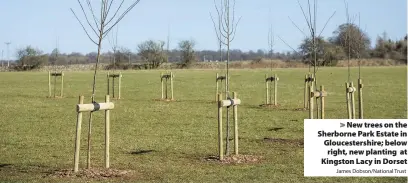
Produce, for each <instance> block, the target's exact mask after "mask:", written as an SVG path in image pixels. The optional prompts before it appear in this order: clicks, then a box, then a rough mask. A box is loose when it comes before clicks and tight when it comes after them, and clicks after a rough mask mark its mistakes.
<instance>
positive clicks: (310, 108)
mask: <svg viewBox="0 0 408 183" xmlns="http://www.w3.org/2000/svg"><path fill="white" fill-rule="evenodd" d="M308 88H309V118H310V119H313V98H314V96H313V95H312V93H311V92H312V91H313V85H311V86H310V85H309V86H308Z"/></svg>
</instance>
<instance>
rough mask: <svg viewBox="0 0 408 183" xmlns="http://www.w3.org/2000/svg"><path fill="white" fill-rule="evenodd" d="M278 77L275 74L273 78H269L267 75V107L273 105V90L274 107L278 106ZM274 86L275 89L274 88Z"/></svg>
mask: <svg viewBox="0 0 408 183" xmlns="http://www.w3.org/2000/svg"><path fill="white" fill-rule="evenodd" d="M278 81H279V78H278V75H276V74H274V76H273V77H268V74H265V86H266V105H272V95H270V93H272V88H273V105H275V106H276V105H278ZM272 86H273V87H272Z"/></svg>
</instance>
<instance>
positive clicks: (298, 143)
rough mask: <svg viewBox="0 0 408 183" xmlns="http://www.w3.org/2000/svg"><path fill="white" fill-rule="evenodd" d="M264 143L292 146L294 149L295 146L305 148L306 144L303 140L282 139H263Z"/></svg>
mask: <svg viewBox="0 0 408 183" xmlns="http://www.w3.org/2000/svg"><path fill="white" fill-rule="evenodd" d="M263 142H266V143H274V144H280V145H284V146H292V147H293V146H297V147H303V144H304V140H303V139H282V138H271V137H265V138H264V139H263Z"/></svg>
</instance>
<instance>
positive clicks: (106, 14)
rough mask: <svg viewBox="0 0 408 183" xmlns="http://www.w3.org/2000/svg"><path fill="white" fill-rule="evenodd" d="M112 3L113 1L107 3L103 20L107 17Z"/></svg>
mask: <svg viewBox="0 0 408 183" xmlns="http://www.w3.org/2000/svg"><path fill="white" fill-rule="evenodd" d="M112 3H113V0H111V2H110V3H109V6H108V9H107V11H106V12H105V15H104V17H105V19H106V16H108V14H109V12H110V9H111V7H112Z"/></svg>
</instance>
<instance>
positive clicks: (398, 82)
mask: <svg viewBox="0 0 408 183" xmlns="http://www.w3.org/2000/svg"><path fill="white" fill-rule="evenodd" d="M275 71H276V73H277V74H278V75H279V77H280V81H279V99H278V102H279V104H280V105H281V106H280V107H279V108H276V109H273V108H269V109H268V108H261V107H259V105H260V104H263V103H264V95H265V94H264V82H263V79H264V75H265V73H267V72H269V71H268V70H231V71H230V72H231V83H230V84H231V85H230V90H231V91H235V92H237V94H238V97H239V98H240V99H241V100H242V105H241V106H240V107H239V109H238V110H239V111H238V116H239V123H240V126H239V128H240V152H241V153H242V154H248V155H257V156H262V157H263V158H262V160H261V161H260V162H258V163H252V164H237V165H227V164H220V163H217V162H214V161H208V160H207V158H208V157H209V156H215V155H217V113H216V112H217V108H216V105H215V103H214V100H215V99H214V98H215V96H214V95H215V83H214V81H215V73H216V72H217V71H211V70H173V72H174V73H175V75H176V77H175V81H174V91H175V95H174V96H175V99H176V100H177V101H175V102H163V101H156V99H159V98H160V95H161V94H160V79H159V76H160V71H126V72H122V73H123V75H124V76H123V78H122V85H123V87H122V98H123V99H122V100H119V101H114V102H115V109H114V110H113V111H112V112H111V168H114V169H120V170H132V172H133V173H131V176H127V177H119V178H111V179H106V180H105V181H110V182H112V181H130V182H277V183H286V182H344V183H353V182H361V183H363V182H364V183H367V182H379V183H380V182H381V183H387V182H390V183H391V182H392V183H397V182H404V183H405V182H406V181H407V179H406V178H305V177H304V176H303V146H299V145H297V144H296V143H271V142H268V141H265V140H264V138H282V139H291V140H293V141H300V142H301V141H303V119H305V118H307V117H308V113H307V111H298V110H296V109H298V108H301V107H303V85H304V84H303V80H304V75H305V74H306V72H307V69H276V70H275ZM351 71H352V75H351V78H353V79H354V82H357V78H358V75H357V73H358V72H357V69H356V68H352V70H351ZM406 71H407V69H406V67H382V68H381V67H370V68H362V78H363V82H364V86H365V88H364V107H365V111H364V112H365V118H367V119H368V118H376V119H384V118H387V119H393V118H406V117H407V114H406V113H407V98H406V96H407V91H406V89H407V86H406V83H407V80H406V79H407V74H406ZM219 72H220V71H219ZM317 77H318V85H320V84H323V85H324V86H325V89H326V90H327V91H328V95H329V96H328V97H327V98H326V118H328V119H330V118H332V119H341V118H346V117H347V112H346V106H345V94H344V91H345V89H344V84H345V82H346V81H347V68H322V69H320V70H319V71H318V76H317ZM47 82H48V81H47V73H46V72H41V73H40V72H27V73H12V72H11V73H0V86H1V88H2V89H0V96H1V98H2V99H1V100H0V104H1V105H0V106H1V107H2V108H1V110H0V126H1V130H0V137H1V138H0V181H4V182H35V181H36V182H68V181H70V182H83V181H85V178H70V177H55V176H48V174H49V173H52V172H54V171H58V170H63V169H72V168H73V158H74V156H73V155H74V139H75V123H76V112H75V105H76V104H77V102H78V96H79V95H81V94H82V95H85V103H89V102H90V94H91V89H92V88H91V84H92V72H66V73H65V77H64V83H65V88H64V93H65V97H64V98H61V99H49V98H46V96H47V95H48V88H47V87H48V86H47ZM57 91H58V90H57ZM105 94H106V72H105V71H100V72H99V74H98V77H97V91H96V96H97V101H101V102H102V101H103V100H104V95H105ZM87 119H88V115H84V123H83V127H82V132H83V133H82V141H81V157H80V168H85V166H86V142H87V141H86V137H87V135H86V133H87V130H88V128H87ZM277 129H280V130H277ZM92 133H93V147H92V148H93V151H92V152H93V154H92V165H93V167H98V168H102V167H103V165H104V163H103V162H104V159H103V157H104V155H103V151H104V150H103V149H104V136H103V134H104V122H103V113H102V112H97V113H95V114H94V120H93V132H92ZM293 141H292V142H293ZM87 180H88V179H87ZM102 180H104V179H102ZM89 181H100V180H98V179H89Z"/></svg>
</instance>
